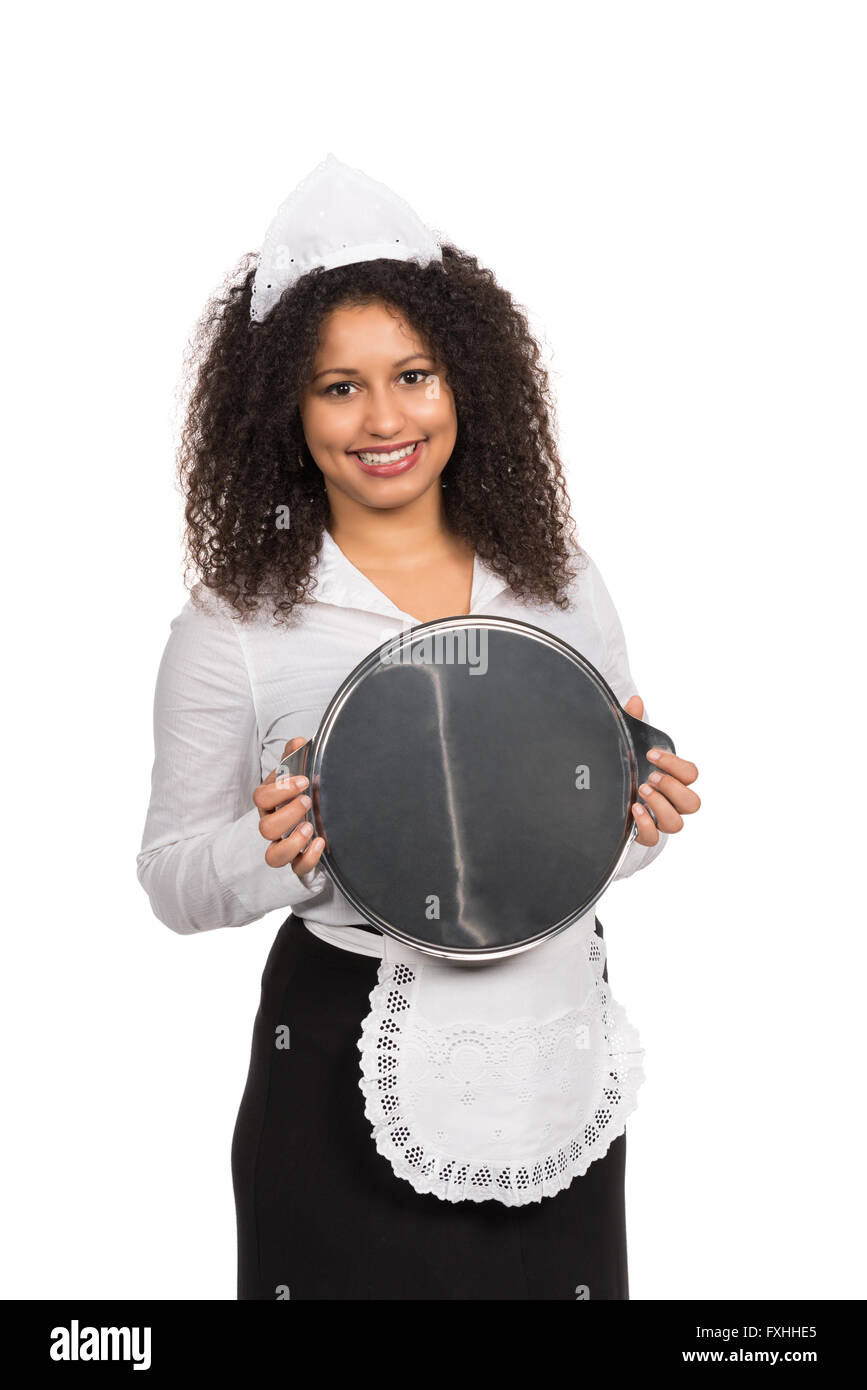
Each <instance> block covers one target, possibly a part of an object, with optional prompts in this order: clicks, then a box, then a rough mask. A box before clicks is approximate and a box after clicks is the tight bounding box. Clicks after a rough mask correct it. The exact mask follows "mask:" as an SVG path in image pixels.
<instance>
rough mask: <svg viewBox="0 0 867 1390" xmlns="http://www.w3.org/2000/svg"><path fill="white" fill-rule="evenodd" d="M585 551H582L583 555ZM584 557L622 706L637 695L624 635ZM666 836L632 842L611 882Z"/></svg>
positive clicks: (643, 864)
mask: <svg viewBox="0 0 867 1390" xmlns="http://www.w3.org/2000/svg"><path fill="white" fill-rule="evenodd" d="M586 553H587V552H586V551H585V554H586ZM587 559H588V560H589V565H588V568H587V575H586V582H588V583H589V589H590V595H591V600H592V603H593V609H594V612H595V615H596V621H597V623H598V624H599V628H600V631H601V632H602V636H603V639H604V643H605V654H606V660H605V667H604V669H603V670H602V675H603V676H604V677H605V679H606V680H607V682H608V684H609V685H610V686H611V689H612V690H613V691H614V694H615V695H616V696H617V698H618V700H619V701H620V703H621V705H625V704H626V701H627V700H628V699H629V698H630V696H632V695H637V694H638V691H637V690H636V688H635V681H634V680H633V679H632V673H631V671H630V669H629V657H628V654H627V651H626V638H625V637H624V634H623V627H622V625H621V622H620V618H619V617H618V614H617V610H616V608H615V607H614V603H613V601H612V598H611V595H610V594H609V592H608V589H607V587H606V585H605V582H604V580H603V578H602V575H601V574H600V573H599V570H598V569H597V567H596V564H595V563H594V561H593V560H592V559H590V556H589V555H588V556H587ZM642 719H643V721H644V723H646V724H647V723H650V720H649V719H648V717H647V706H646V705H645V709H644V714H643V716H642ZM668 838H669V837H668V836H667V835H666V834H664V833H663V831H661V830H660V831H659V839H658V841H657V843H656V844H655V845H640V844H637V843H635V842H634V841H633V843H632V844H630V846H629V849H628V850H627V851H626V854H625V856H624V859H623V863H622V864H621V865H620V868H619V869H618V871H617V873H616V874H615V875H614V878H613V880H612V882H614V883H616V882H617V880H618V879H621V878H629V877H630V875H632V874H634V873H636V872H637V871H638V870H639V869H646V868H647V866H648V864H652V863H653V861H654V859H658V858H659V856H660V854H661V853H662V851H663V849H664V848H665V846H666V844H667V843H668Z"/></svg>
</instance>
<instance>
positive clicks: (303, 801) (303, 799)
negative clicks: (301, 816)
mask: <svg viewBox="0 0 867 1390" xmlns="http://www.w3.org/2000/svg"><path fill="white" fill-rule="evenodd" d="M298 805H299V806H309V805H310V797H309V796H299V798H298Z"/></svg>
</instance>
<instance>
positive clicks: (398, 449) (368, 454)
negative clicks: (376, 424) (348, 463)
mask: <svg viewBox="0 0 867 1390" xmlns="http://www.w3.org/2000/svg"><path fill="white" fill-rule="evenodd" d="M423 442H424V441H423V440H421V439H414V440H412V441H411V442H410V443H409V444H399V445H397V446H394V445H386V446H383V447H381V448H375V449H351V450H350V453H353V454H355V456H356V458H359V459H361V462H362V463H365V464H367V465H368V467H381V466H383V465H385V464H389V463H400V462H401V461H402V460H403V459H407V458H409V457H410V455H411V454H414V453H415V451H416V449H417V448H418V446H419V444H422V443H423Z"/></svg>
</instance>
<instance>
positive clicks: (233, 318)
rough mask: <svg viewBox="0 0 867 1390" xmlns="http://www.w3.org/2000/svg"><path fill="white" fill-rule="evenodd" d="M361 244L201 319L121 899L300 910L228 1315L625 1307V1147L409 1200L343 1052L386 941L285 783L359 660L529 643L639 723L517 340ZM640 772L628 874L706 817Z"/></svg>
mask: <svg viewBox="0 0 867 1390" xmlns="http://www.w3.org/2000/svg"><path fill="white" fill-rule="evenodd" d="M379 207H380V204H378V203H377V208H379ZM364 246H366V247H367V250H363V249H362V250H360V251H359V252H358V253H357V254H358V259H354V260H351V261H350V263H346V264H334V263H333V260H334V258H332V263H330V264H326V263H325V262H326V258H325V257H320V263H319V264H316V265H314V266H313V268H311V269H309V270H307V271H306V272H305V273H303V274H301V275H299V276H297V277H296V278H294V279H293V280H292V282H291V284H290V285H289V286H288V287H287V288H286V290H285V291H284V292H283V293H282V294H281V295H280V296H279V298H277V300H276V302H275V303H274V304H273V306H272V307H271V308H270V310H269V312H268V314H267V316H265V317H263V318H261V319H260V321H258V322H257V321H252V322H251V306H252V305H254V304H255V295H254V285H255V276H256V268H255V267H253V266H251V265H249V264H245V265H244V266H243V267H242V270H241V272H240V274H239V275H238V276H237V277H235V282H234V283H232V284H231V285H230V288H229V290H228V292H227V293H226V294H225V296H224V297H221V298H217V299H216V300H215V301H214V302H213V303H212V305H211V309H210V313H209V314H208V315H207V316H206V319H205V321H204V323H205V327H204V329H203V332H202V335H201V337H200V339H199V340H198V343H197V347H198V354H197V374H196V377H195V382H194V388H193V391H192V394H191V398H190V402H189V410H188V416H187V421H186V426H185V429H184V434H183V441H182V449H181V477H182V480H183V485H184V488H185V492H186V498H187V502H186V523H187V542H188V557H189V559H190V561H191V563H192V565H193V566H194V569H195V570H196V571H197V572H198V575H199V581H198V582H197V583H196V585H195V587H194V588H193V589H192V593H191V597H190V600H189V601H188V603H187V604H186V606H185V607H184V609H183V610H182V612H181V613H180V614H179V615H178V617H176V618H175V620H174V622H173V623H172V629H171V634H170V637H169V640H168V644H167V647H166V651H165V654H164V657H163V661H162V664H161V667H160V673H159V677H158V682H157V693H156V713H155V738H156V758H155V763H154V773H153V790H152V797H151V804H150V808H149V812H148V818H147V824H146V827H145V834H144V840H143V844H142V851H141V854H140V855H139V876H140V878H141V881H142V883H143V885H144V887H145V888H146V890H147V892H148V894H149V896H150V900H151V903H152V906H153V909H154V911H155V913H156V914H157V916H158V917H159V918H160V919H161V920H162V921H163V922H164V923H166V924H167V925H168V926H169V927H170V928H172V929H173V930H175V931H177V932H182V933H188V932H196V931H207V930H211V929H214V928H218V927H226V926H243V925H245V924H247V923H249V922H253V921H256V920H257V919H259V918H261V917H262V916H263V915H264V914H265V913H267V912H269V911H272V910H275V909H282V910H284V911H285V910H286V909H289V910H290V915H289V916H288V917H287V918H286V920H285V921H284V922H283V925H282V927H281V928H280V929H279V931H278V933H277V936H276V939H275V941H274V943H273V946H272V948H271V952H270V954H269V956H268V960H267V964H266V966H265V970H264V974H263V977H262V991H261V1000H260V1006H259V1011H258V1014H257V1017H256V1021H255V1026H254V1033H253V1044H252V1054H251V1060H250V1069H249V1075H248V1079H247V1085H246V1088H245V1091H244V1095H243V1098H242V1101H241V1105H240V1109H239V1112H238V1118H237V1123H236V1127H235V1133H234V1139H233V1146H232V1171H233V1180H234V1190H235V1200H236V1210H237V1222H238V1297H239V1298H242V1299H251V1298H253V1299H279V1298H293V1299H298V1298H300V1299H429V1298H430V1299H485V1298H487V1299H501V1298H502V1299H574V1298H576V1297H578V1298H587V1297H589V1298H591V1299H627V1298H628V1297H629V1290H628V1276H627V1259H626V1228H625V1211H624V1165H625V1148H626V1136H625V1131H624V1130H623V1128H622V1125H621V1126H620V1132H619V1133H617V1134H616V1137H613V1138H610V1139H606V1141H605V1143H606V1144H607V1147H606V1148H605V1151H604V1153H600V1154H599V1156H598V1157H596V1158H595V1160H594V1161H593V1162H591V1163H590V1164H589V1166H588V1167H587V1168H586V1171H584V1172H583V1173H581V1174H580V1175H578V1176H575V1177H573V1178H572V1179H571V1181H568V1182H567V1184H566V1185H565V1186H564V1187H563V1188H562V1190H560V1191H558V1192H557V1193H556V1195H553V1196H544V1197H542V1198H541V1199H539V1200H534V1201H528V1202H526V1203H525V1204H523V1205H518V1206H507V1205H504V1204H502V1203H501V1202H500V1201H497V1200H494V1199H491V1200H486V1201H476V1200H473V1201H454V1200H442V1198H441V1197H440V1196H437V1195H435V1194H434V1192H432V1191H428V1192H424V1191H419V1190H416V1188H415V1187H414V1186H413V1185H412V1184H411V1183H410V1182H407V1181H406V1180H405V1178H404V1177H402V1176H399V1175H398V1174H397V1173H396V1172H395V1171H393V1170H392V1167H391V1166H390V1164H389V1162H388V1161H387V1159H386V1158H385V1157H384V1156H383V1154H382V1153H380V1152H378V1151H377V1148H376V1147H375V1145H374V1143H373V1141H372V1138H371V1126H370V1123H369V1121H368V1119H367V1117H366V1115H365V1108H364V1097H363V1095H362V1092H361V1089H360V1086H359V1037H360V1034H361V1029H362V1023H363V1020H364V1018H365V1015H366V1014H367V1013H368V1011H369V1009H370V999H371V992H372V990H373V989H374V987H375V985H376V983H377V972H378V967H379V964H380V961H381V958H382V937H381V935H380V934H379V933H378V932H377V931H376V930H375V929H374V928H372V927H370V926H369V925H368V924H367V923H366V922H364V921H363V920H362V919H361V918H360V917H359V914H358V913H357V912H356V911H355V910H354V909H353V907H352V906H351V904H350V903H349V902H348V901H347V900H346V898H345V897H344V896H343V895H342V893H340V892H339V890H338V889H337V888H336V886H335V885H334V884H333V882H332V881H331V880H330V878H329V877H328V875H327V874H326V873H325V871H324V869H323V868H322V866H321V865H320V864H319V860H320V857H321V854H322V850H323V843H322V841H321V839H318V838H316V837H315V835H312V834H311V833H310V831H309V827H308V825H307V823H306V822H304V821H303V817H304V815H305V814H306V811H307V807H308V806H309V799H308V793H307V791H306V790H305V787H306V783H305V782H304V781H303V779H302V781H301V782H300V783H299V784H298V785H293V786H291V787H287V786H286V785H276V783H275V770H276V767H277V764H278V763H279V761H280V759H281V758H282V757H283V755H284V753H285V752H287V751H290V750H292V749H294V748H295V747H297V746H298V745H299V744H300V743H301V742H303V740H304V739H305V738H306V737H309V736H310V735H312V734H313V733H314V732H315V730H316V727H317V725H318V723H319V721H320V719H321V716H322V714H323V712H324V710H325V708H326V707H327V705H328V703H329V701H330V699H331V697H332V695H333V694H334V692H335V690H336V689H337V688H338V686H339V685H340V684H341V683H342V681H343V680H344V679H345V677H346V675H347V674H348V673H349V672H350V671H351V670H352V669H353V668H354V667H355V666H356V665H357V664H358V662H359V661H360V660H361V659H362V658H363V657H365V656H366V655H367V654H368V653H369V652H370V651H371V650H373V649H374V648H375V647H376V646H377V645H378V644H379V643H381V642H382V641H383V640H384V638H385V637H386V636H387V635H394V634H397V633H398V632H399V631H400V630H401V629H403V628H405V627H406V626H407V625H411V624H413V623H419V622H426V621H429V620H431V619H436V618H440V617H445V616H454V615H457V614H466V613H494V614H505V615H507V616H513V617H518V618H522V619H523V620H524V621H528V622H532V623H536V624H537V625H539V626H543V627H546V628H547V629H548V630H550V631H552V632H554V633H556V634H558V635H560V636H562V637H563V638H565V640H566V641H568V642H569V643H570V644H571V645H572V646H573V647H575V648H576V649H578V650H580V651H582V652H583V653H584V654H586V656H587V657H588V659H589V660H590V661H592V662H593V664H594V665H595V666H596V667H597V669H599V670H600V671H601V672H602V674H603V675H604V676H605V678H606V679H607V681H608V682H609V684H610V685H611V687H612V689H613V690H614V692H615V694H616V695H617V697H618V699H620V700H621V702H623V703H624V706H625V708H626V710H627V711H628V712H630V713H632V714H635V715H636V716H638V717H643V714H644V710H643V705H642V701H641V699H640V698H639V696H638V695H637V694H636V692H635V688H634V683H633V681H632V677H631V674H630V671H629V666H628V661H627V654H626V646H625V642H624V638H623V632H622V629H621V626H620V623H619V620H618V617H617V613H616V610H615V608H614V606H613V604H612V601H611V598H610V595H609V593H608V590H607V588H606V586H605V584H604V582H603V580H602V577H601V575H600V573H599V571H598V569H597V567H596V565H595V564H594V562H593V561H592V559H591V558H590V556H589V555H588V554H587V552H586V551H584V550H583V549H581V548H580V547H579V546H578V545H577V543H576V542H575V541H574V539H573V533H574V526H573V524H572V523H571V520H570V517H569V511H568V501H567V497H566V491H565V487H564V481H563V475H562V470H561V464H560V460H559V457H558V453H557V445H556V441H555V438H554V434H553V431H552V423H551V414H552V412H551V403H550V396H549V388H548V384H547V380H546V375H545V372H544V369H543V366H542V364H541V361H540V355H539V350H538V347H537V345H536V343H535V342H534V340H533V338H532V335H531V333H530V331H529V329H528V325H527V321H526V318H525V316H524V314H523V313H522V311H521V310H520V309H519V307H518V306H516V305H515V303H514V302H513V301H512V299H511V297H510V296H509V294H508V293H507V292H506V291H505V290H504V289H503V288H501V287H500V286H499V285H498V284H497V282H496V280H495V278H494V276H493V274H492V273H491V272H490V271H488V270H486V269H484V268H482V267H481V266H480V265H479V264H478V262H477V260H476V259H475V258H474V257H473V256H471V255H468V254H466V253H464V252H462V251H460V250H458V249H457V248H456V247H454V246H452V245H451V244H449V243H447V242H446V243H443V244H442V246H441V256H439V257H432V258H431V259H429V260H427V261H426V262H425V261H424V259H422V261H421V263H420V261H419V259H394V258H392V256H391V255H371V254H370V239H369V238H368V241H367V242H365V243H364ZM344 254H345V252H344ZM350 254H352V253H351V251H350ZM290 259H291V258H290ZM337 259H339V257H338V258H337ZM267 288H268V289H271V285H268V287H267ZM656 762H657V766H658V772H656V773H654V774H653V777H652V779H651V780H652V783H653V784H652V785H650V784H645V785H644V786H642V788H641V797H642V801H643V803H644V804H642V802H638V803H636V804H635V806H634V807H633V808H632V810H633V814H634V816H635V819H636V822H637V826H638V833H637V838H636V839H635V841H634V842H633V844H632V845H631V847H630V849H629V851H628V852H627V855H626V858H625V860H624V862H623V864H622V866H621V869H620V873H619V875H618V876H619V877H623V876H625V875H626V874H631V873H633V872H635V871H636V870H638V869H640V868H642V867H644V866H646V865H648V864H649V863H651V862H652V861H653V859H654V858H655V857H656V856H657V855H658V853H659V852H660V850H661V849H662V847H663V845H664V843H665V839H666V836H667V835H669V834H672V833H675V832H678V831H680V829H681V828H682V826H683V816H684V815H688V814H691V813H692V812H694V811H695V810H697V809H698V806H699V799H698V796H697V795H696V793H695V792H694V791H693V790H691V787H690V784H691V783H692V782H693V781H694V780H695V779H696V777H697V770H696V767H695V765H694V764H693V763H691V762H689V761H687V760H686V759H684V758H681V757H676V756H675V755H674V754H670V753H665V752H663V753H662V754H661V755H660V756H659V757H658V758H657V759H656ZM375 763H376V756H375V750H371V768H370V771H371V777H373V776H374V775H375ZM645 807H646V808H647V809H645ZM651 812H652V814H650V813H651ZM284 836H286V838H284ZM526 869H527V873H528V874H532V873H533V864H532V862H530V863H528V864H527V866H526ZM399 871H400V868H399V865H398V866H395V872H399ZM594 925H595V931H596V934H597V936H598V937H599V938H600V939H601V935H602V932H601V927H600V926H599V924H598V922H596V920H595V918H591V923H590V930H591V932H592V931H593V928H594ZM536 949H541V948H536ZM458 968H460V967H458ZM604 979H605V980H606V981H607V979H608V975H607V969H606V971H605V974H604Z"/></svg>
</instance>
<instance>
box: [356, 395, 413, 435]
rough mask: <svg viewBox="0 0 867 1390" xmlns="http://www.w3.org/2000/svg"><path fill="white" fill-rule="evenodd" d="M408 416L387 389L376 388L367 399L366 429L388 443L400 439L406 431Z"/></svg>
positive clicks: (364, 422)
mask: <svg viewBox="0 0 867 1390" xmlns="http://www.w3.org/2000/svg"><path fill="white" fill-rule="evenodd" d="M405 420H406V416H405V415H404V413H403V411H402V410H401V408H400V402H399V401H396V400H395V398H394V396H393V395H392V394H391V392H390V391H389V390H388V388H387V387H385V386H381V387H374V388H372V389H371V391H370V392H369V394H368V397H367V410H366V411H365V413H364V421H363V424H364V428H365V429H366V430H367V433H368V434H370V435H376V436H377V437H378V438H379V439H382V440H384V441H385V442H386V443H388V441H389V439H395V438H398V437H399V436H400V434H401V431H402V430H403V429H404V422H405Z"/></svg>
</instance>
